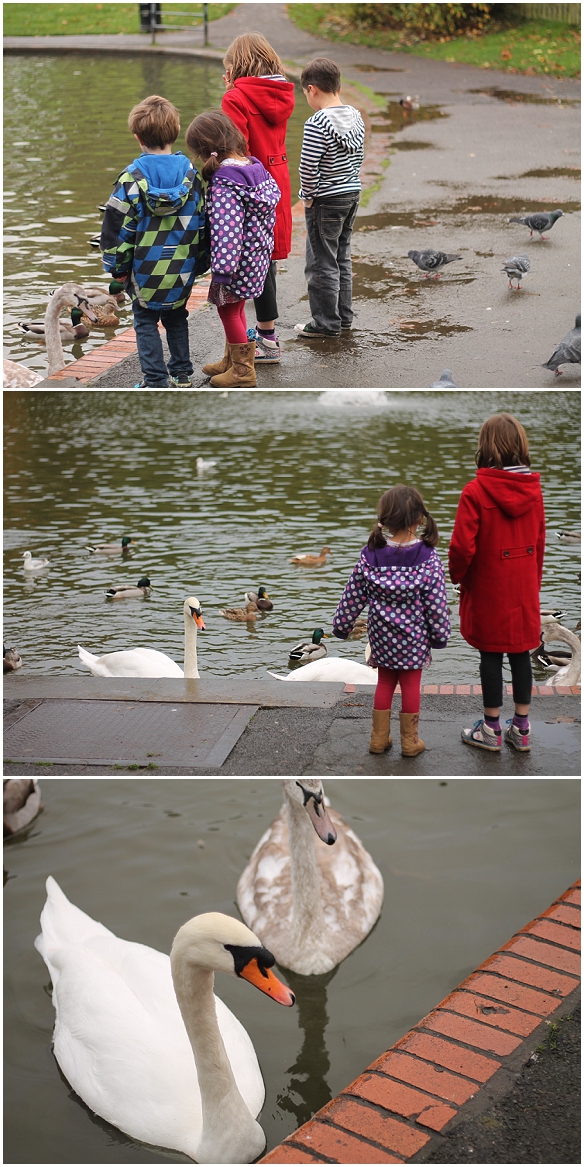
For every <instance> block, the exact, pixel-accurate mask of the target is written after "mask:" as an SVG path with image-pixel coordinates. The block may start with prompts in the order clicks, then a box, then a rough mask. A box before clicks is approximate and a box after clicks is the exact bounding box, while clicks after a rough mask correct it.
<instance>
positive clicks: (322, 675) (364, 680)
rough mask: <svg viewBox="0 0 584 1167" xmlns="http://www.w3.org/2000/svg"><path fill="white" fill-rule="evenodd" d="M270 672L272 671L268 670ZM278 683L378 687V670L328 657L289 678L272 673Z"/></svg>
mask: <svg viewBox="0 0 584 1167" xmlns="http://www.w3.org/2000/svg"><path fill="white" fill-rule="evenodd" d="M268 672H270V670H269V669H268ZM270 676H271V677H276V679H277V680H278V681H305V682H308V681H342V682H344V683H345V684H346V685H347V684H349V685H376V684H377V669H371V668H369V665H362V664H360V662H359V661H356V660H347V659H346V658H345V657H342V656H326V657H324V658H323V660H312V661H309V662H308V664H307V665H302V667H301V668H299V669H294V670H293V671H292V672H291V673H288V675H287V676H282V674H281V673H272V672H270Z"/></svg>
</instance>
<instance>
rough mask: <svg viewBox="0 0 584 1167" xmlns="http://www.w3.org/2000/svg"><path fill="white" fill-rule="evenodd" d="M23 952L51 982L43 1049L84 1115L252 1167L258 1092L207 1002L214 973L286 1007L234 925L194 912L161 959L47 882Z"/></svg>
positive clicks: (225, 1023) (223, 1017)
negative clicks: (40, 963)
mask: <svg viewBox="0 0 584 1167" xmlns="http://www.w3.org/2000/svg"><path fill="white" fill-rule="evenodd" d="M46 889H47V900H46V903H45V906H44V908H43V910H42V914H41V934H40V936H37V938H36V940H35V948H36V949H37V951H38V952H39V953H40V955H41V956H42V958H43V960H44V961H45V964H46V965H47V968H48V969H49V972H50V976H51V981H52V984H53V1005H54V1008H55V1013H56V1018H55V1029H54V1033H53V1050H54V1054H55V1057H56V1059H57V1062H58V1064H59V1067H60V1069H61V1071H62V1073H63V1075H64V1077H65V1078H66V1079H67V1082H68V1083H69V1085H70V1086H71V1087H72V1089H73V1090H74V1091H75V1092H76V1094H78V1096H79V1097H80V1098H81V1099H82V1100H83V1102H84V1103H85V1105H86V1106H87V1107H88V1108H89V1111H90V1112H91V1114H97V1115H99V1116H100V1118H103V1119H105V1120H106V1122H109V1123H111V1124H112V1125H113V1126H115V1127H117V1128H118V1129H119V1130H121V1131H123V1132H124V1134H126V1135H128V1136H129V1137H130V1138H132V1139H136V1140H138V1141H139V1142H140V1143H146V1144H148V1145H150V1146H154V1147H164V1148H168V1149H170V1150H172V1151H178V1152H181V1153H182V1154H184V1155H187V1156H188V1157H189V1158H190V1159H192V1160H194V1161H195V1162H197V1163H252V1162H253V1161H254V1159H256V1158H257V1157H258V1156H259V1155H260V1154H261V1152H262V1151H263V1149H264V1146H265V1141H266V1140H265V1136H264V1132H263V1130H262V1128H261V1127H260V1125H259V1123H257V1122H256V1120H255V1119H256V1115H258V1114H259V1112H260V1110H261V1108H262V1105H263V1101H264V1095H265V1090H264V1083H263V1080H262V1075H261V1071H260V1068H259V1065H258V1060H257V1056H256V1053H255V1050H254V1048H253V1045H252V1042H251V1039H250V1037H249V1035H248V1033H247V1032H246V1030H245V1029H244V1027H243V1025H242V1024H241V1022H240V1021H238V1019H237V1018H236V1017H235V1015H234V1014H233V1013H232V1012H231V1011H230V1010H229V1009H228V1008H227V1006H226V1005H224V1003H223V1001H222V1000H221V999H220V998H219V997H216V996H215V995H214V992H213V988H214V974H215V973H216V972H222V973H226V974H227V975H228V976H231V977H238V978H239V979H241V980H242V981H248V982H249V983H250V984H252V985H255V986H256V987H257V988H258V989H260V990H261V992H263V993H264V994H265V995H266V996H268V997H271V998H272V1000H274V1001H276V1002H277V1003H279V1004H281V1005H285V1006H292V1005H293V1004H294V1001H295V998H294V994H293V993H292V992H291V991H290V989H289V988H288V987H287V986H286V985H284V984H283V983H282V981H280V980H279V979H278V978H277V977H276V976H275V975H274V973H273V972H272V966H273V964H274V957H273V956H272V954H271V953H270V952H268V951H267V949H266V948H264V946H263V945H262V943H261V941H260V940H259V939H258V937H257V936H256V935H255V934H254V933H253V932H252V931H251V929H249V928H247V927H246V925H245V924H243V923H242V922H241V920H236V919H234V918H233V917H232V916H227V915H224V914H223V913H222V912H205V913H203V914H202V915H198V916H195V917H194V918H193V919H191V920H187V922H186V923H185V924H183V925H182V927H181V928H179V930H178V932H177V934H176V936H175V938H174V941H173V944H172V948H171V952H170V958H169V957H168V956H167V955H166V953H162V952H158V951H157V950H156V949H154V948H149V947H148V946H147V945H145V944H137V943H134V942H132V941H129V940H124V939H122V938H121V937H118V936H116V935H115V934H114V933H113V932H111V931H110V930H109V928H106V927H104V925H103V924H100V923H98V921H97V920H93V919H92V918H91V916H89V915H87V914H86V913H85V912H83V911H81V910H80V909H79V908H77V907H76V906H75V905H74V904H73V903H71V902H70V901H69V900H68V899H67V897H66V895H65V894H64V892H63V891H62V890H61V888H60V887H59V884H58V883H57V882H56V880H55V879H53V877H52V876H49V878H48V879H47V882H46Z"/></svg>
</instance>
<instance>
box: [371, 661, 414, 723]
mask: <svg viewBox="0 0 584 1167" xmlns="http://www.w3.org/2000/svg"><path fill="white" fill-rule="evenodd" d="M398 681H399V686H400V689H401V711H402V713H419V712H420V685H421V681H422V670H421V669H386V668H385V667H384V665H379V668H378V673H377V688H376V690H375V698H374V701H373V708H374V709H391V702H392V699H393V694H394V692H395V687H396V685H397V683H398Z"/></svg>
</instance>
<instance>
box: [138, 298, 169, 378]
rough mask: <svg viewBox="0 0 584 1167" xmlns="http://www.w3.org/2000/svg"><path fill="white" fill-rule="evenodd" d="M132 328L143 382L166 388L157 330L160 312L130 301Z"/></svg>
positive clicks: (164, 368) (164, 369)
mask: <svg viewBox="0 0 584 1167" xmlns="http://www.w3.org/2000/svg"><path fill="white" fill-rule="evenodd" d="M132 311H133V313H134V328H135V331H136V345H137V348H138V358H139V361H140V368H141V369H142V373H143V374H144V382H145V384H146V385H147V386H148V387H149V388H152V389H168V372H167V368H166V365H165V363H164V355H163V352H162V340H161V338H160V333H159V331H158V320H159V317H160V313H159V312H157V311H156V310H155V309H154V308H143V307H142V305H141V304H139V303H138V301H137V300H134V301H133V303H132Z"/></svg>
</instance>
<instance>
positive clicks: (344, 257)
mask: <svg viewBox="0 0 584 1167" xmlns="http://www.w3.org/2000/svg"><path fill="white" fill-rule="evenodd" d="M358 207H359V196H357V198H356V199H355V204H354V206H353V209H352V210H351V211H349V213H348V215H347V218H346V219H345V223H344V226H343V230H342V231H341V234H340V238H339V250H338V255H337V258H338V263H339V276H340V287H339V315H340V317H341V328H350V327H351V324H352V323H353V268H352V265H351V238H352V235H353V223H354V222H355V217H356V215H357V209H358ZM400 683H401V682H400Z"/></svg>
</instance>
